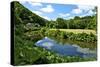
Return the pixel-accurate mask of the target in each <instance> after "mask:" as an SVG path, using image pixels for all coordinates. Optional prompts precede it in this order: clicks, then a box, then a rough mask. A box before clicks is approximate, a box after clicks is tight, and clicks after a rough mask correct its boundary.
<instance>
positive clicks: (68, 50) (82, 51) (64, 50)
mask: <svg viewBox="0 0 100 67" xmlns="http://www.w3.org/2000/svg"><path fill="white" fill-rule="evenodd" d="M35 45H36V46H40V47H43V48H46V49H47V50H50V51H53V52H55V53H57V54H60V55H63V56H80V57H83V58H88V57H89V58H90V57H91V58H96V55H97V53H96V49H94V50H90V49H89V48H82V47H80V46H78V45H77V44H70V43H66V44H62V43H61V42H60V43H59V42H57V41H55V40H52V39H50V38H48V37H45V38H43V39H42V40H39V41H37V42H36V43H35ZM85 45H86V44H85Z"/></svg>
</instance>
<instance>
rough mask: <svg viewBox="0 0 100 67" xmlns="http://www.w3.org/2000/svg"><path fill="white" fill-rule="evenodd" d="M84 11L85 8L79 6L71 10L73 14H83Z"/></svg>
mask: <svg viewBox="0 0 100 67" xmlns="http://www.w3.org/2000/svg"><path fill="white" fill-rule="evenodd" d="M82 12H83V10H81V9H79V8H77V9H73V10H72V11H71V13H73V14H81V13H82Z"/></svg>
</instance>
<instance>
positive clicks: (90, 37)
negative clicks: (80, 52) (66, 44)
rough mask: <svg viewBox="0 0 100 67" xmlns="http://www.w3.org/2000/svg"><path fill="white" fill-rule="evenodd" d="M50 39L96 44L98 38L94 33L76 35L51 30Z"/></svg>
mask: <svg viewBox="0 0 100 67" xmlns="http://www.w3.org/2000/svg"><path fill="white" fill-rule="evenodd" d="M47 36H48V37H55V38H59V39H69V40H77V41H82V42H96V41H97V36H96V35H94V34H93V33H90V34H87V33H78V34H74V33H72V32H63V31H59V30H49V31H48V35H47Z"/></svg>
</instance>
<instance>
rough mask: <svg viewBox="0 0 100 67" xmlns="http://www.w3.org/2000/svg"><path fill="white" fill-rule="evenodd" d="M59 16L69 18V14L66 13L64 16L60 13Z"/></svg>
mask: <svg viewBox="0 0 100 67" xmlns="http://www.w3.org/2000/svg"><path fill="white" fill-rule="evenodd" d="M59 16H60V17H68V16H70V14H69V13H66V14H64V13H60V14H59Z"/></svg>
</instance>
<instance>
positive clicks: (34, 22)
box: [11, 1, 97, 65]
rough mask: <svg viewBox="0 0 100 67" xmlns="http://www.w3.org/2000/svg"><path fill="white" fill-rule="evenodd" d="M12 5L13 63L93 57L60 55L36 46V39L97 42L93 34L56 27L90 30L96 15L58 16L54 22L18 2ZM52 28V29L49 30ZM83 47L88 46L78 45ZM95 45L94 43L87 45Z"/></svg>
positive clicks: (64, 60)
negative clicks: (64, 17)
mask: <svg viewBox="0 0 100 67" xmlns="http://www.w3.org/2000/svg"><path fill="white" fill-rule="evenodd" d="M12 4H14V8H11V11H12V12H14V31H15V32H14V65H24V64H43V63H44V64H48V63H62V62H63V63H65V62H75V61H77V62H79V61H92V60H96V58H86V59H85V58H81V57H79V56H60V55H58V54H55V53H53V52H51V51H48V50H46V49H44V48H41V47H37V46H35V45H34V44H35V42H37V41H38V40H40V39H42V38H44V37H45V36H48V37H50V38H54V39H57V40H59V39H66V40H73V41H81V42H86V43H90V42H91V43H96V41H97V36H96V33H93V32H90V34H88V33H85V32H84V33H77V34H75V33H73V32H66V31H61V30H59V29H92V30H94V31H96V26H97V25H96V24H97V23H96V15H94V16H86V17H81V18H80V17H75V18H74V19H69V20H66V19H62V18H57V20H56V21H48V20H46V19H44V18H42V17H40V16H38V15H36V14H35V13H32V12H31V11H30V10H28V9H27V8H25V7H24V6H23V5H21V4H20V3H19V2H16V1H14V2H12ZM51 28H52V29H55V30H51ZM80 46H83V47H88V46H85V45H84V44H83V45H80ZM90 48H96V45H92V44H91V45H90Z"/></svg>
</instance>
